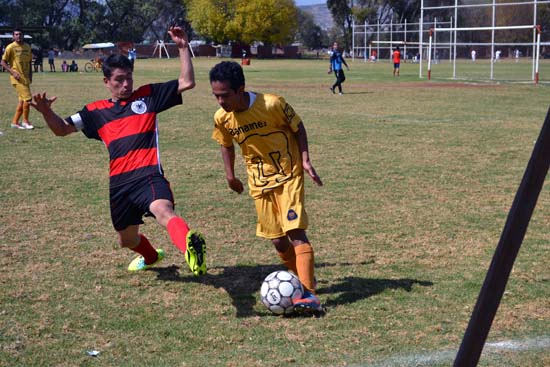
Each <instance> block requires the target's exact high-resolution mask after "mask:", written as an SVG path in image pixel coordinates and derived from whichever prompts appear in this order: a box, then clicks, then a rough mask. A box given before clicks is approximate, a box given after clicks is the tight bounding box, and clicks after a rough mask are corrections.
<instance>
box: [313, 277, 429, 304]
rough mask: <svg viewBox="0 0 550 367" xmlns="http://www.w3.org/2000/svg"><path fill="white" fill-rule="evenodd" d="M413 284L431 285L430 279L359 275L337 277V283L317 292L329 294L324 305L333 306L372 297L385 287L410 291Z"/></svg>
mask: <svg viewBox="0 0 550 367" xmlns="http://www.w3.org/2000/svg"><path fill="white" fill-rule="evenodd" d="M415 284H417V285H420V286H423V287H431V286H432V285H433V283H432V282H430V281H425V280H416V279H408V278H405V279H366V278H359V277H345V278H342V279H338V283H334V284H331V285H330V286H328V287H322V288H319V289H317V294H319V295H323V294H326V295H329V296H328V298H327V299H326V301H325V306H327V307H334V306H338V305H345V304H349V303H353V302H357V301H359V300H361V299H365V298H369V297H372V296H374V295H376V294H379V293H382V292H384V291H385V290H386V289H403V290H404V291H406V292H411V291H412V289H413V286H414V285H415ZM331 295H333V296H331Z"/></svg>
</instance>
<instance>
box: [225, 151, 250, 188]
mask: <svg viewBox="0 0 550 367" xmlns="http://www.w3.org/2000/svg"><path fill="white" fill-rule="evenodd" d="M221 152H222V158H223V168H224V170H225V177H226V178H227V184H228V185H229V187H230V188H231V190H233V191H235V192H238V193H239V194H240V193H241V192H243V190H244V186H243V183H242V182H241V180H239V179H238V178H237V177H235V146H234V145H232V146H231V147H225V146H223V145H222V146H221Z"/></svg>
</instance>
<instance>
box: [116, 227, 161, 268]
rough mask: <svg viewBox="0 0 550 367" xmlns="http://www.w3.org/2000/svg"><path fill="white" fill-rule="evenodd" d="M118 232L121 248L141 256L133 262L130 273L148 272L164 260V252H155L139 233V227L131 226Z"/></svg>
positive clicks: (145, 238)
mask: <svg viewBox="0 0 550 367" xmlns="http://www.w3.org/2000/svg"><path fill="white" fill-rule="evenodd" d="M117 232H118V237H119V243H120V246H121V247H126V248H129V249H130V250H132V251H134V252H135V253H137V254H139V255H140V256H138V257H136V258H134V260H132V262H131V263H130V265H129V266H128V270H129V271H139V270H147V269H149V268H151V267H153V266H155V265H157V264H158V263H159V262H161V261H162V259H164V251H163V250H162V249H158V250H155V248H154V247H153V246H152V245H151V243H150V242H149V240H148V239H147V237H145V235H143V234H141V233H139V225H137V224H136V225H131V226H128V227H126V228H124V229H122V230H120V231H117Z"/></svg>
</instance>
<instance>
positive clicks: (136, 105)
mask: <svg viewBox="0 0 550 367" xmlns="http://www.w3.org/2000/svg"><path fill="white" fill-rule="evenodd" d="M131 108H132V111H134V113H136V114H138V115H142V114H144V113H145V112H147V105H146V104H145V102H143V101H134V102H132V106H131Z"/></svg>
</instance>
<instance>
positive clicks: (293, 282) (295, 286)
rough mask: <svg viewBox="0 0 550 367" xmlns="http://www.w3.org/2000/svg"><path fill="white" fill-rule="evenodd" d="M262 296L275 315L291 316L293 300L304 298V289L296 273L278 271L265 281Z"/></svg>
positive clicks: (264, 302)
mask: <svg viewBox="0 0 550 367" xmlns="http://www.w3.org/2000/svg"><path fill="white" fill-rule="evenodd" d="M260 294H261V296H262V303H263V304H264V306H265V307H267V309H268V310H269V311H271V312H272V313H274V314H275V315H289V314H291V313H292V312H293V311H294V305H293V300H296V299H300V298H302V295H303V294H304V288H303V286H302V283H301V282H300V279H298V277H297V276H296V275H295V274H294V273H291V272H289V271H286V270H278V271H274V272H273V273H271V274H269V275H268V276H267V277H266V278H265V279H264V282H263V283H262V288H261V290H260Z"/></svg>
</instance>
